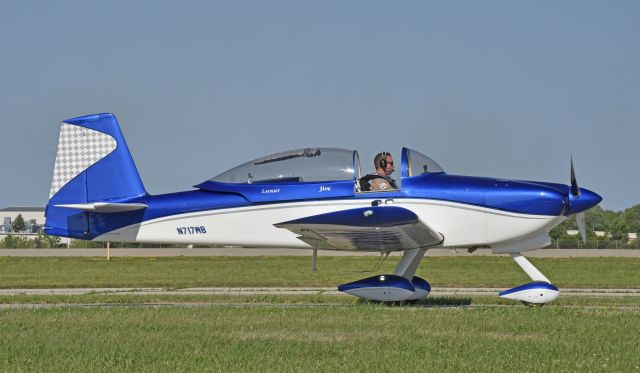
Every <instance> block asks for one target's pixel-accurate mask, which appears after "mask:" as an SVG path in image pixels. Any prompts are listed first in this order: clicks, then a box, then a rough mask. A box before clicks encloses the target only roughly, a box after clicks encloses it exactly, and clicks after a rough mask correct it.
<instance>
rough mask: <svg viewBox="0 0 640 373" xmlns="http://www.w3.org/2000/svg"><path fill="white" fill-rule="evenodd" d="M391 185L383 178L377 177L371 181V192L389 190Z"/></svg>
mask: <svg viewBox="0 0 640 373" xmlns="http://www.w3.org/2000/svg"><path fill="white" fill-rule="evenodd" d="M391 189H392V187H391V183H390V182H389V181H388V180H387V179H385V178H384V177H377V178H375V179H373V180H371V189H370V190H372V191H374V190H376V191H385V190H391Z"/></svg>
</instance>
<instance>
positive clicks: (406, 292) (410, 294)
mask: <svg viewBox="0 0 640 373" xmlns="http://www.w3.org/2000/svg"><path fill="white" fill-rule="evenodd" d="M426 251H427V249H413V250H406V251H404V252H403V253H402V259H400V262H399V263H398V266H397V267H396V269H395V271H394V272H393V274H392V275H378V276H373V277H368V278H365V279H362V280H358V281H354V282H350V283H348V284H342V285H340V286H338V290H339V291H341V292H344V293H347V294H351V295H355V296H357V297H360V298H363V299H367V300H375V301H380V302H405V301H417V300H419V299H422V298H425V297H426V296H427V295H429V292H431V285H429V283H428V282H427V281H426V280H425V279H423V278H420V277H418V276H415V273H416V271H417V270H418V266H419V264H420V261H421V260H422V258H423V257H424V254H425V252H426Z"/></svg>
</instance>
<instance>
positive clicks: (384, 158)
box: [378, 152, 391, 170]
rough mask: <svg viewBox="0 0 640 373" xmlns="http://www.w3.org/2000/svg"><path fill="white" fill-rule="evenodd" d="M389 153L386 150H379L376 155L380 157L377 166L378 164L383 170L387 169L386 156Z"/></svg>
mask: <svg viewBox="0 0 640 373" xmlns="http://www.w3.org/2000/svg"><path fill="white" fill-rule="evenodd" d="M388 155H391V154H389V153H388V152H381V153H379V154H378V156H380V157H382V158H381V159H380V162H378V166H380V167H381V168H382V169H383V170H386V169H387V156H388Z"/></svg>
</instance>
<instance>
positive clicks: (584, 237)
mask: <svg viewBox="0 0 640 373" xmlns="http://www.w3.org/2000/svg"><path fill="white" fill-rule="evenodd" d="M576 223H577V224H578V231H580V238H582V243H587V228H586V226H585V223H584V212H581V213H578V214H576Z"/></svg>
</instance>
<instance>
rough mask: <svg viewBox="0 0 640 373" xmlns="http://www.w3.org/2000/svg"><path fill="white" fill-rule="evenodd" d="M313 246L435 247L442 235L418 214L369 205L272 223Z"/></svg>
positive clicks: (353, 248) (320, 247)
mask: <svg viewBox="0 0 640 373" xmlns="http://www.w3.org/2000/svg"><path fill="white" fill-rule="evenodd" d="M275 226H276V227H278V228H284V229H287V230H289V231H291V232H293V233H295V234H298V235H300V237H298V239H300V240H301V241H303V242H306V243H307V244H309V245H311V247H313V248H314V249H325V250H361V251H396V250H410V249H418V248H425V247H429V246H435V245H438V244H440V243H442V241H443V240H444V237H443V236H442V235H441V234H440V233H438V232H436V231H434V230H433V229H432V228H431V227H429V226H428V225H427V224H425V223H424V222H422V221H421V220H420V218H418V215H416V214H415V213H413V212H412V211H410V210H407V209H405V208H402V207H397V206H372V207H363V208H356V209H349V210H342V211H336V212H330V213H326V214H320V215H313V216H308V217H305V218H301V219H296V220H291V221H287V222H282V223H278V224H275Z"/></svg>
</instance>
